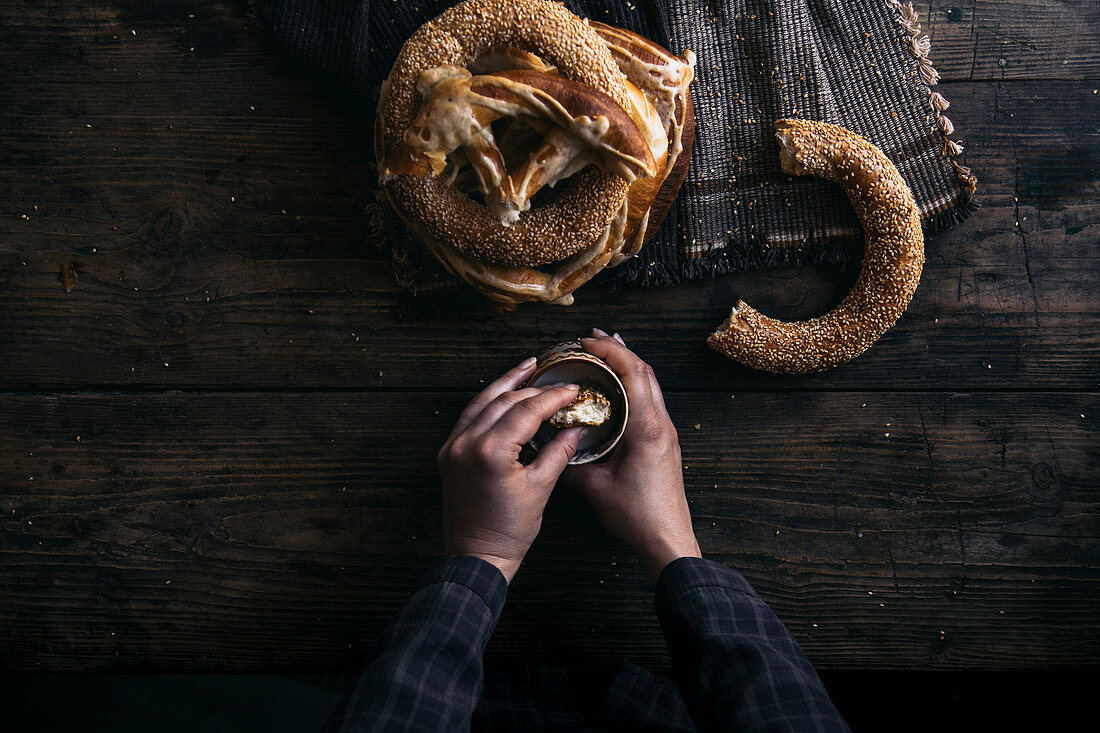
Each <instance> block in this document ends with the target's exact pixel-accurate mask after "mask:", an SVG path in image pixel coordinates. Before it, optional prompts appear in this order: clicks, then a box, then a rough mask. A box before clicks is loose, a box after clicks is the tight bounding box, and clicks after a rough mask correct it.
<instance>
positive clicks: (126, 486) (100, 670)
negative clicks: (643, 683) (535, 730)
mask: <svg viewBox="0 0 1100 733" xmlns="http://www.w3.org/2000/svg"><path fill="white" fill-rule="evenodd" d="M917 8H918V11H919V13H920V17H921V19H922V23H923V24H924V27H925V30H926V31H927V32H928V33H929V34H930V35H931V37H932V53H931V59H932V61H933V63H934V64H935V65H936V67H937V68H938V69H939V71H940V73H941V75H942V77H943V80H942V82H941V84H940V86H939V87H938V91H940V92H941V93H942V94H943V95H944V96H945V97H946V98H947V99H948V100H950V101H951V103H952V107H951V109H950V111H949V115H950V117H951V119H952V120H953V122H954V124H955V126H956V129H957V130H958V131H959V137H961V138H962V140H963V141H964V144H965V146H966V151H965V153H964V159H963V161H962V162H963V163H964V164H965V165H967V166H969V167H971V168H972V169H973V171H974V173H975V174H976V175H977V176H978V179H979V188H978V198H979V199H980V200H981V202H982V204H983V208H982V209H981V210H980V211H978V212H977V213H976V214H975V215H974V216H973V217H971V219H969V220H968V221H967V222H965V223H964V224H962V225H959V226H957V227H955V228H953V229H951V230H950V231H948V232H947V233H945V234H943V235H941V236H939V237H936V238H934V239H930V240H929V241H928V242H927V243H926V253H927V262H926V266H925V270H924V275H923V278H922V282H921V285H920V287H919V288H918V291H917V294H916V296H915V298H914V301H913V303H912V304H911V305H910V307H909V310H908V311H907V312H906V314H905V315H904V317H903V318H902V319H901V321H899V323H898V324H897V325H896V326H895V327H894V328H893V329H891V330H890V331H889V332H888V333H887V334H886V335H885V336H884V337H883V338H882V339H881V340H880V341H879V342H878V343H877V344H876V345H875V346H874V347H873V348H872V349H871V350H870V351H869V352H868V353H866V354H865V355H863V356H861V357H860V358H859V359H857V360H855V361H854V362H852V363H851V364H849V365H846V366H844V367H842V368H839V369H836V370H832V371H830V372H827V373H824V374H819V375H810V376H806V377H798V378H781V377H775V376H770V375H764V374H759V373H754V372H751V371H748V370H746V369H743V368H741V367H739V366H737V365H735V364H733V363H731V362H728V361H727V360H724V359H723V358H721V357H720V356H718V355H717V354H714V353H712V352H710V351H708V350H707V349H706V347H705V345H704V343H703V341H704V339H705V336H706V335H707V334H708V333H709V332H710V331H711V330H712V329H713V328H714V327H715V326H716V325H717V324H718V323H719V322H721V320H722V319H723V318H724V317H725V315H726V314H727V313H728V309H729V307H730V306H731V305H732V304H733V303H735V302H736V301H737V299H738V298H743V299H745V300H746V301H748V302H749V303H751V304H753V305H754V306H757V307H759V308H760V309H761V310H763V311H764V312H766V313H769V314H771V315H776V316H780V317H783V318H801V317H808V316H812V315H815V314H819V313H822V312H824V311H825V310H826V309H827V308H829V307H830V306H831V305H833V304H835V303H836V302H838V301H839V299H840V298H841V297H842V295H843V292H844V288H845V287H846V286H847V284H848V283H850V281H851V280H850V277H851V275H850V273H848V274H844V273H837V272H834V271H830V270H828V269H818V268H804V269H799V270H778V271H772V272H764V273H760V272H757V273H745V274H742V275H735V276H730V277H723V278H719V279H714V280H708V281H704V282H698V283H692V284H687V285H683V286H677V287H665V288H653V289H647V290H636V291H627V292H621V293H614V292H610V291H607V290H604V289H601V288H595V287H594V288H590V289H582V290H581V291H579V292H578V294H577V303H576V305H574V306H572V307H570V308H561V307H531V308H523V309H521V310H520V311H519V312H518V313H516V314H514V315H511V316H497V315H494V314H493V313H492V312H491V311H489V310H488V309H485V308H483V307H480V306H472V307H471V308H470V310H468V311H465V312H462V313H452V314H444V315H442V316H440V317H438V318H435V319H431V320H426V321H416V322H410V321H406V320H402V319H401V318H400V306H399V298H398V294H397V288H396V286H395V285H394V282H393V279H392V275H391V271H390V262H389V260H388V255H387V253H386V252H383V251H380V250H376V249H371V248H369V247H367V246H366V245H364V241H365V239H366V236H367V234H368V233H369V232H370V231H371V228H372V226H373V222H372V221H371V219H370V218H369V217H368V215H367V213H366V210H365V203H366V202H369V201H371V200H373V195H374V180H375V172H374V171H373V170H372V169H371V167H370V160H369V146H370V139H369V121H368V120H367V119H366V118H365V117H364V110H369V107H370V105H369V101H368V100H365V99H363V98H356V97H354V96H350V97H349V96H348V94H347V93H346V92H334V91H333V90H330V89H324V88H323V87H322V86H321V85H319V84H318V82H317V81H316V80H313V79H309V78H304V77H303V76H301V75H300V74H298V73H296V72H295V71H293V70H292V69H290V68H289V67H288V66H287V64H286V63H285V62H284V61H283V60H282V59H281V58H280V57H279V56H278V55H277V54H276V53H274V52H273V51H272V50H271V49H269V48H267V47H265V45H264V44H263V42H262V41H261V39H260V38H258V37H257V35H256V34H255V33H254V32H253V30H252V29H251V28H250V27H249V24H248V22H247V19H246V18H245V17H244V14H243V13H242V12H241V8H240V6H239V5H238V4H237V3H235V2H229V1H224V2H219V1H215V0H201V1H197V2H193V3H175V2H160V1H157V0H153V1H151V2H138V1H137V0H113V1H111V2H105V3H97V4H95V5H94V6H93V5H91V4H88V3H84V2H76V1H75V0H47V1H45V2H30V1H29V0H28V1H27V2H20V1H17V0H6V1H5V2H0V48H2V50H3V52H2V53H0V98H2V99H3V100H4V104H2V105H0V293H2V295H3V301H2V303H0V426H2V427H0V671H3V672H5V673H7V674H6V676H5V677H4V678H3V681H2V682H3V684H2V685H0V704H2V705H3V709H4V710H5V715H7V716H8V717H6V718H5V723H8V722H9V721H15V722H11V723H10V725H6V724H0V726H3V727H4V728H5V730H6V729H8V728H11V727H13V726H14V727H15V729H19V728H18V726H20V725H22V726H23V729H36V730H39V729H41V730H48V729H51V727H52V728H53V729H61V730H63V729H64V727H65V726H66V725H68V724H67V723H65V722H64V721H65V720H70V721H71V720H76V721H79V723H80V725H79V726H75V727H80V729H82V730H87V729H95V726H101V728H100V729H113V730H125V729H126V728H125V727H124V726H125V725H131V726H134V727H135V729H136V728H137V727H142V728H143V729H147V728H148V727H151V726H153V723H151V722H150V721H151V720H152V719H153V718H158V716H159V721H158V722H157V723H156V728H157V729H163V730H168V729H169V728H168V727H167V726H170V725H173V724H174V723H173V721H178V722H180V724H181V726H183V727H181V728H180V729H181V730H183V729H187V730H195V729H209V730H240V729H242V728H241V727H239V726H242V725H245V723H244V722H242V721H243V720H244V719H248V720H249V721H251V722H253V723H255V722H258V721H262V722H265V723H266V721H272V722H271V723H270V725H271V726H277V725H279V724H285V725H287V726H288V729H289V728H294V727H295V726H297V725H298V723H299V721H301V725H302V726H305V727H306V728H311V727H313V721H315V720H316V719H317V717H316V716H318V715H323V712H324V710H325V709H326V708H327V706H329V705H331V703H332V701H333V699H334V696H335V695H336V694H337V692H338V691H339V690H340V689H342V686H343V685H346V680H347V675H352V674H354V673H355V671H356V670H357V669H358V668H359V666H360V664H361V662H362V659H363V656H364V654H365V653H366V649H367V647H368V646H369V644H370V643H371V641H372V640H373V639H374V638H375V636H376V635H377V633H378V632H379V631H380V629H381V628H382V626H383V625H384V624H385V623H386V622H387V620H388V619H389V618H390V616H391V615H392V613H393V612H394V610H395V609H396V608H397V607H398V605H399V604H400V603H401V602H402V601H403V599H404V598H405V597H406V596H407V594H408V592H409V591H410V590H411V588H412V587H413V584H414V583H415V581H416V579H417V577H418V576H419V575H420V573H421V572H422V570H423V569H424V568H425V567H426V566H427V564H428V563H429V562H430V561H431V559H432V558H434V557H435V556H437V555H438V553H439V552H440V550H441V542H440V540H439V508H438V488H437V478H436V474H435V469H434V465H433V457H434V453H435V450H436V448H437V447H438V445H439V444H440V443H441V441H442V439H443V437H444V436H445V435H446V433H447V432H448V431H449V429H450V426H451V424H452V423H453V421H454V418H455V417H456V416H457V414H458V412H459V410H460V409H461V407H462V406H463V405H464V404H465V402H466V401H467V400H468V399H469V398H470V397H471V396H472V395H473V394H474V393H476V392H477V391H478V390H479V389H480V386H481V385H482V384H483V383H484V381H485V380H487V379H491V378H492V377H493V376H494V375H496V374H499V373H500V372H502V371H503V370H504V369H506V368H507V367H509V366H511V365H512V364H515V363H517V362H519V361H520V360H521V359H523V358H524V357H526V356H529V355H531V354H532V353H536V352H538V351H540V350H541V349H542V348H544V347H546V346H548V345H550V344H553V343H555V342H557V341H560V340H563V339H565V338H571V337H575V336H577V335H579V334H581V333H584V332H586V331H587V330H588V329H589V328H591V327H592V326H600V327H602V328H604V329H606V330H608V331H618V332H620V333H621V334H622V335H623V336H624V338H625V339H626V340H627V343H628V344H629V345H630V346H631V347H632V348H634V349H635V350H636V351H637V352H638V353H639V354H640V355H641V356H643V358H645V359H646V360H648V361H649V362H650V363H652V364H653V366H654V368H655V370H656V373H657V375H658V378H659V379H660V380H661V382H662V384H663V385H664V387H665V390H666V399H667V402H668V404H669V410H670V413H671V414H672V417H673V420H674V422H675V423H676V426H677V428H678V430H679V433H680V435H681V440H682V443H683V447H684V460H685V480H686V484H687V489H688V495H689V500H690V502H691V508H692V512H693V516H694V518H695V521H696V531H697V534H698V536H699V540H700V543H701V546H702V548H703V551H704V553H705V554H706V555H707V556H708V557H710V558H712V559H715V560H717V561H719V562H724V563H727V564H728V565H730V566H731V567H734V568H736V569H738V570H740V571H741V572H742V573H744V574H745V576H746V577H747V578H748V579H749V580H750V581H751V582H752V583H753V585H754V587H756V588H757V590H758V591H759V592H760V594H761V595H762V596H763V597H764V598H765V599H766V600H767V601H768V603H769V604H770V605H771V606H772V607H773V608H774V609H775V610H776V612H777V613H778V615H779V616H780V618H782V619H783V621H784V622H785V623H786V624H787V625H788V627H789V628H790V629H791V630H792V633H794V635H795V636H796V638H797V639H798V640H799V642H800V643H801V644H802V645H803V647H804V648H805V650H806V652H807V654H808V655H809V657H810V658H811V660H812V661H813V662H814V664H815V665H816V666H817V667H818V668H819V669H820V670H821V671H822V675H823V677H824V678H825V680H826V682H827V684H828V685H829V687H830V690H831V691H832V693H833V694H834V695H835V696H836V699H837V701H838V704H839V705H840V707H841V709H842V710H843V711H844V713H845V714H846V715H847V716H848V717H849V719H850V720H852V722H853V725H854V727H856V728H857V729H859V728H862V729H876V728H883V727H890V728H894V727H899V726H901V725H906V724H908V723H910V722H914V721H925V720H931V721H932V722H934V723H935V724H936V726H937V728H940V727H949V726H955V724H957V723H959V721H962V722H963V724H962V725H958V726H956V727H958V728H960V729H961V728H966V727H976V726H977V725H983V727H987V726H988V724H989V723H990V721H998V724H1001V725H1004V726H1005V727H1009V728H1011V727H1018V726H1017V724H1018V723H1020V721H1021V720H1026V719H1027V718H1028V717H1034V718H1036V719H1038V720H1040V721H1044V722H1045V724H1047V725H1050V724H1053V725H1062V723H1061V720H1062V718H1063V716H1066V719H1068V713H1070V712H1072V711H1074V710H1079V709H1081V708H1080V706H1081V705H1083V704H1087V703H1088V702H1089V701H1090V698H1089V697H1088V694H1087V693H1088V692H1089V691H1090V688H1095V682H1096V669H1097V663H1098V660H1100V614H1098V613H1097V609H1098V608H1100V573H1098V571H1097V568H1098V566H1100V552H1098V550H1097V537H1098V535H1100V522H1098V515H1100V511H1098V510H1100V507H1098V496H1100V495H1098V492H1097V489H1098V488H1100V481H1098V475H1100V470H1098V468H1100V419H1098V416H1100V411H1098V410H1097V406H1098V404H1100V402H1098V400H1097V391H1098V386H1100V247H1098V246H1097V245H1098V244H1100V223H1098V221H1100V216H1098V213H1100V178H1098V171H1100V158H1098V155H1100V154H1098V150H1100V134H1098V130H1100V104H1098V100H1100V97H1098V96H1097V94H1096V89H1097V87H1098V85H1100V43H1098V42H1097V41H1098V40H1100V38H1098V36H1100V23H1098V20H1097V15H1096V14H1097V8H1096V5H1095V4H1094V3H1079V2H1055V1H1052V2H1046V3H1042V4H1036V3H1032V2H1023V1H1022V0H1020V1H1018V2H1007V1H1001V2H993V1H989V2H984V1H978V2H974V3H971V4H969V5H964V6H955V5H952V4H938V3H927V2H921V3H917ZM395 416H396V417H395ZM624 656H625V657H628V658H630V659H632V660H633V661H635V662H637V663H639V664H643V665H645V666H648V667H650V668H654V669H664V668H667V666H668V660H667V656H666V655H665V651H664V644H663V639H662V637H661V633H660V629H659V627H658V626H657V624H656V619H655V618H654V615H653V612H652V599H651V590H650V587H649V583H648V581H647V579H646V578H645V576H644V574H643V573H642V572H641V571H640V569H638V567H637V566H636V563H634V561H633V560H632V559H631V558H630V556H629V553H628V552H626V551H625V550H624V548H622V547H621V546H620V545H618V544H617V543H615V542H614V541H612V540H611V539H610V538H608V537H607V536H606V535H605V534H604V533H603V532H602V531H601V530H600V528H599V526H598V524H597V523H596V521H595V520H594V519H593V518H592V516H591V514H590V512H588V511H587V509H586V508H585V506H584V505H583V503H581V502H580V501H579V500H577V499H576V497H573V496H570V495H568V494H561V495H557V496H555V497H554V499H553V500H552V502H551V506H550V507H549V509H548V514H547V518H546V522H545V524H544V529H543V532H542V535H541V536H540V538H539V541H538V542H537V543H536V544H535V546H534V548H533V549H532V552H531V554H530V556H529V557H528V561H527V563H526V567H525V568H524V570H523V571H522V572H521V573H520V574H519V575H518V576H517V579H516V582H515V584H514V586H513V588H512V590H511V591H510V598H509V603H508V606H507V608H506V609H505V614H504V617H503V618H502V621H501V624H500V627H499V628H498V631H497V633H496V634H495V635H494V638H493V640H492V643H491V645H490V649H489V652H488V657H489V660H490V662H491V663H494V664H506V663H522V662H526V661H531V660H539V661H543V662H547V663H557V664H568V665H580V666H581V667H582V668H585V669H592V668H597V667H600V666H602V665H606V664H608V660H616V659H618V658H621V657H624ZM47 673H55V674H61V673H87V674H80V675H79V676H76V677H68V676H60V677H58V676H53V675H52V674H47ZM257 674H262V675H264V676H261V677H254V676H252V675H257ZM120 675H124V676H120ZM166 675H167V676H166ZM210 675H215V676H210ZM1083 684H1084V685H1086V686H1085V687H1082V685H1083ZM28 711H29V712H28ZM173 711H174V712H173ZM299 714H300V715H301V717H296V716H297V715H299ZM196 715H197V716H200V718H199V719H200V720H205V721H206V722H205V723H201V724H199V723H193V724H190V725H184V724H183V721H193V720H195V719H196V718H195V717H194V716H196ZM28 716H31V717H29V718H28ZM46 716H56V717H50V718H48V719H47V718H46ZM66 716H68V717H66ZM144 716H152V717H144ZM189 716H190V717H189ZM202 716H205V717H202ZM884 720H885V721H886V722H885V723H884V722H883V721H884ZM21 721H22V722H21ZM898 721H901V722H900V723H899V722H898ZM972 721H978V722H972ZM199 725H207V726H208V727H207V728H202V727H196V726H199ZM217 725H222V726H225V727H222V728H218V727H214V726H217ZM104 726H105V727H104ZM234 726H237V727H234ZM243 729H247V728H243ZM265 729H268V730H277V729H278V728H277V727H268V728H265Z"/></svg>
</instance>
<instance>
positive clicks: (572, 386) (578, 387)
mask: <svg viewBox="0 0 1100 733" xmlns="http://www.w3.org/2000/svg"><path fill="white" fill-rule="evenodd" d="M562 386H563V387H565V388H566V389H576V390H580V386H579V385H576V384H572V383H570V384H563V385H562Z"/></svg>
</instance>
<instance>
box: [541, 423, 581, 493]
mask: <svg viewBox="0 0 1100 733" xmlns="http://www.w3.org/2000/svg"><path fill="white" fill-rule="evenodd" d="M587 432H588V428H585V427H575V428H566V429H565V430H559V431H558V434H557V435H555V436H554V438H553V440H551V441H550V442H549V443H547V444H546V445H545V446H543V448H542V450H540V451H539V454H538V456H536V457H535V460H533V461H531V465H530V466H528V467H527V470H529V471H530V472H531V474H532V478H534V479H535V480H536V481H537V482H538V483H539V484H540V485H543V484H546V485H547V490H549V489H552V488H553V487H554V484H555V483H557V481H558V476H560V475H561V472H562V471H563V470H565V467H566V466H567V465H569V461H570V460H572V458H573V455H574V454H575V453H576V452H577V444H579V443H580V442H581V438H583V437H584V435H585V433H587Z"/></svg>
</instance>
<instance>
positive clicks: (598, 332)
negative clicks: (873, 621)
mask: <svg viewBox="0 0 1100 733" xmlns="http://www.w3.org/2000/svg"><path fill="white" fill-rule="evenodd" d="M592 333H594V334H596V335H597V336H602V337H604V338H607V332H606V331H602V330H600V329H598V328H593V329H592Z"/></svg>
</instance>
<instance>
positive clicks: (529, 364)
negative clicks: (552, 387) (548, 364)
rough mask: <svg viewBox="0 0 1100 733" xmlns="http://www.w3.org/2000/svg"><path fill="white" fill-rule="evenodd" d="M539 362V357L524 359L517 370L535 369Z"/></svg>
mask: <svg viewBox="0 0 1100 733" xmlns="http://www.w3.org/2000/svg"><path fill="white" fill-rule="evenodd" d="M537 362H538V358H537V357H534V356H529V357H527V358H526V359H524V360H523V361H521V362H520V363H519V366H517V367H516V368H517V369H530V368H531V367H533V366H534V365H535V364H536V363H537Z"/></svg>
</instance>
